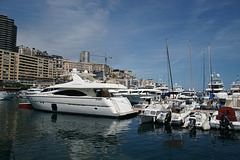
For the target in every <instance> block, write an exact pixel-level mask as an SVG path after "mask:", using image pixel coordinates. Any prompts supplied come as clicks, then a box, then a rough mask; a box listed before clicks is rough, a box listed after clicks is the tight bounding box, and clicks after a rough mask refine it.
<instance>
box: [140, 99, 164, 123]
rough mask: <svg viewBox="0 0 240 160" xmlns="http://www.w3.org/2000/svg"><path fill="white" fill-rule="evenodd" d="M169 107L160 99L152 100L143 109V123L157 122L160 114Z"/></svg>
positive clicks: (141, 117)
mask: <svg viewBox="0 0 240 160" xmlns="http://www.w3.org/2000/svg"><path fill="white" fill-rule="evenodd" d="M166 110H167V109H166V108H165V106H164V105H162V104H161V103H159V102H158V101H152V102H151V103H150V104H149V105H148V106H147V107H146V108H144V109H143V110H141V112H140V114H139V117H140V119H141V123H148V122H156V119H157V117H158V115H159V114H160V113H162V112H164V111H166Z"/></svg>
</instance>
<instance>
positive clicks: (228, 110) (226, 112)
mask: <svg viewBox="0 0 240 160" xmlns="http://www.w3.org/2000/svg"><path fill="white" fill-rule="evenodd" d="M222 115H223V116H227V118H228V119H229V120H230V121H237V118H236V115H235V110H234V109H233V108H232V107H221V108H219V110H218V115H217V117H216V118H217V120H221V117H222Z"/></svg>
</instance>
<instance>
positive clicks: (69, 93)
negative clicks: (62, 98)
mask: <svg viewBox="0 0 240 160" xmlns="http://www.w3.org/2000/svg"><path fill="white" fill-rule="evenodd" d="M53 94H55V95H66V96H86V94H85V93H83V92H81V91H77V90H63V91H59V92H55V93H53Z"/></svg>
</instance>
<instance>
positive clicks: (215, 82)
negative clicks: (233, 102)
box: [206, 73, 224, 94]
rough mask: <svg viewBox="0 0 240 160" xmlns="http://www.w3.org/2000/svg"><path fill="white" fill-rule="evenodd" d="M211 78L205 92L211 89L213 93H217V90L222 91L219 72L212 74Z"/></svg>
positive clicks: (222, 86)
mask: <svg viewBox="0 0 240 160" xmlns="http://www.w3.org/2000/svg"><path fill="white" fill-rule="evenodd" d="M211 76H212V78H211V79H212V80H210V81H209V83H208V88H206V92H207V93H210V92H211V91H213V93H214V94H215V93H219V92H223V91H224V85H223V82H222V80H221V79H220V78H219V77H220V75H219V74H215V73H214V74H212V75H211Z"/></svg>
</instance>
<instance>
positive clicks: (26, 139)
mask: <svg viewBox="0 0 240 160" xmlns="http://www.w3.org/2000/svg"><path fill="white" fill-rule="evenodd" d="M131 122H132V120H131V119H126V120H117V119H109V118H99V117H98V118H95V117H86V116H79V115H67V114H66V115H65V114H55V113H48V112H41V111H36V110H29V109H20V108H18V102H17V101H16V102H15V101H1V102H0V157H1V158H3V159H91V158H92V159H97V158H98V157H99V156H101V158H103V159H104V158H107V159H108V157H109V156H111V154H116V153H117V151H118V145H119V144H121V143H123V142H124V141H125V139H126V137H125V134H123V131H125V130H129V124H130V123H131ZM1 158H0V159H1Z"/></svg>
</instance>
